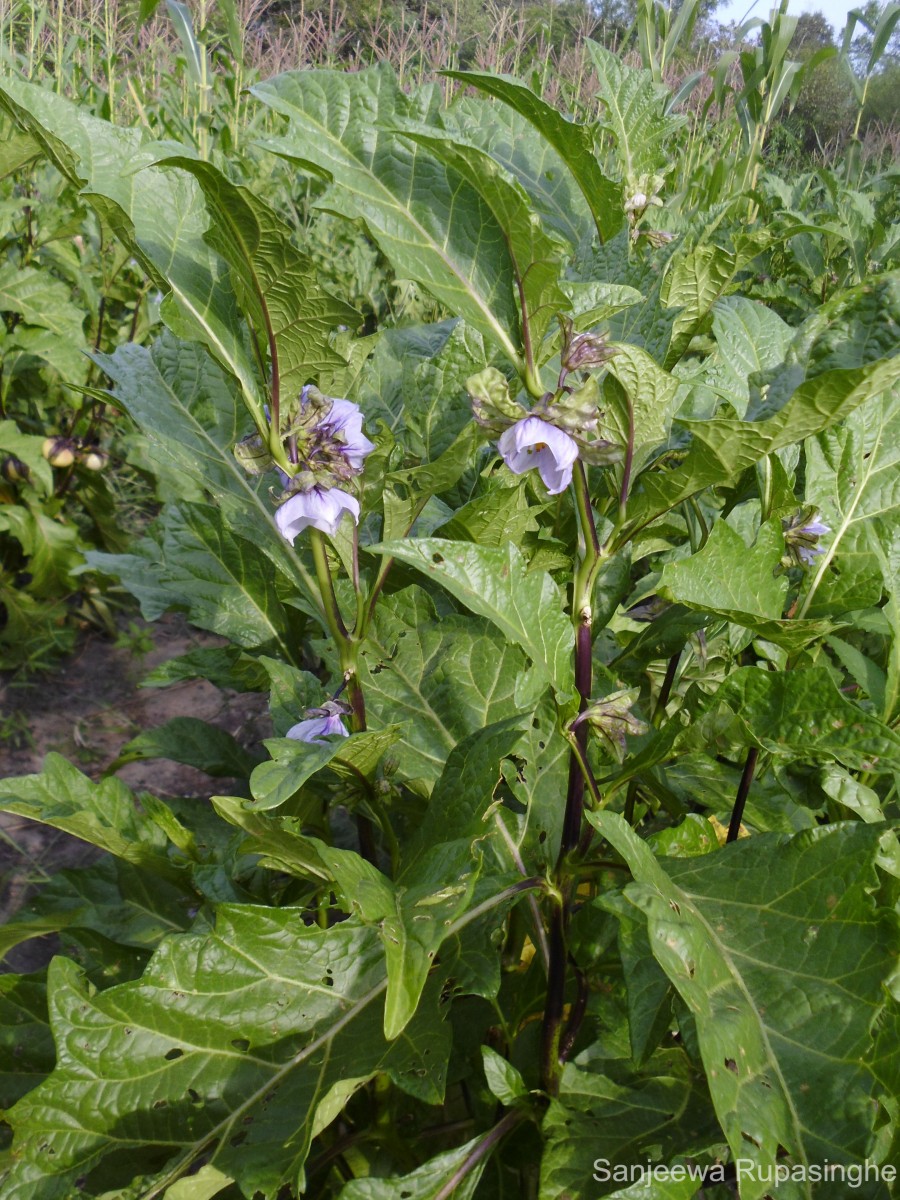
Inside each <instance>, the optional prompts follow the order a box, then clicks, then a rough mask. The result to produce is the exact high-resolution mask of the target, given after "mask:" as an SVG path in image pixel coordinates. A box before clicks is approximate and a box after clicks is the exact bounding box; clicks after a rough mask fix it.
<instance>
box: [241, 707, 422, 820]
mask: <svg viewBox="0 0 900 1200" xmlns="http://www.w3.org/2000/svg"><path fill="white" fill-rule="evenodd" d="M400 729H401V727H400V726H399V725H389V726H387V727H386V728H385V729H378V730H368V731H367V732H366V733H352V734H350V736H349V737H346V738H342V737H339V736H338V737H334V738H331V739H330V740H329V741H327V742H302V741H298V740H296V739H294V738H270V739H269V740H268V741H267V742H266V743H265V746H266V749H267V750H268V751H269V752H270V753H271V754H272V756H273V757H272V760H271V761H270V762H264V763H260V765H259V766H257V767H256V768H255V769H254V771H253V774H252V775H251V776H250V792H251V794H252V796H253V800H252V801H248V805H250V806H251V807H252V808H253V809H254V811H266V810H268V809H272V808H277V807H278V806H279V805H280V804H284V803H285V801H287V800H290V799H291V798H292V797H293V796H296V794H297V793H298V792H299V791H300V789H301V788H302V787H303V785H304V784H305V783H307V782H308V781H309V780H310V779H312V777H313V775H316V774H317V773H318V772H319V771H321V770H322V769H323V768H325V767H328V768H329V770H331V771H332V772H334V773H335V774H336V775H338V776H340V777H341V778H342V779H345V780H349V781H351V782H355V783H358V782H361V781H362V780H365V779H367V778H369V777H370V776H371V775H372V774H373V773H374V771H375V768H376V767H377V766H378V764H379V762H380V761H381V759H382V758H383V757H384V755H385V754H386V753H387V751H388V750H389V749H390V748H391V746H393V744H394V742H396V741H397V739H398V737H399V736H400Z"/></svg>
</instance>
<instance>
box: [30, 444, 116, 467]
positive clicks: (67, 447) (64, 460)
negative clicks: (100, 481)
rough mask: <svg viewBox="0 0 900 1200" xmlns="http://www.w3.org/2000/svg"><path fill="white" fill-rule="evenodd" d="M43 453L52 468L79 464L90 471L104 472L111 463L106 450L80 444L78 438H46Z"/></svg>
mask: <svg viewBox="0 0 900 1200" xmlns="http://www.w3.org/2000/svg"><path fill="white" fill-rule="evenodd" d="M41 453H42V454H43V456H44V458H46V460H47V462H48V463H49V464H50V466H51V467H71V466H72V465H73V464H74V463H76V462H78V463H80V464H81V465H82V466H83V467H87V469H88V470H89V471H102V470H103V469H104V467H105V466H106V464H107V463H108V462H109V455H108V454H107V453H106V451H105V450H101V449H100V447H99V446H96V445H92V444H89V443H85V442H80V441H78V439H77V438H69V437H48V438H45V439H44V444H43V446H42V447H41Z"/></svg>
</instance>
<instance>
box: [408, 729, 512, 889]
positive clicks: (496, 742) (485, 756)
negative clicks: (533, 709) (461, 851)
mask: <svg viewBox="0 0 900 1200" xmlns="http://www.w3.org/2000/svg"><path fill="white" fill-rule="evenodd" d="M529 716H530V714H528V715H521V714H520V715H517V716H513V717H507V718H506V720H503V721H497V722H495V723H494V724H492V725H488V726H487V727H486V728H484V729H477V730H476V731H475V732H474V733H471V734H469V736H468V737H466V738H463V740H462V741H461V742H460V743H459V745H458V746H456V747H455V748H454V750H453V751H452V753H451V754H450V756H449V758H448V759H447V763H446V765H445V767H444V770H443V772H442V774H441V777H440V779H439V780H438V781H437V783H436V784H435V786H434V791H433V792H432V793H431V798H430V800H429V803H428V808H427V809H426V811H425V817H424V819H423V821H422V824H421V825H420V826H419V828H418V830H417V831H416V834H415V836H414V837H413V839H412V842H411V844H410V846H409V847H408V849H406V850H405V851H404V854H403V871H402V876H401V878H404V877H406V876H407V875H409V876H410V877H411V878H413V879H415V878H416V875H417V873H418V872H417V864H418V863H419V861H420V860H421V859H422V858H423V857H424V856H426V855H427V854H428V853H429V851H431V850H432V849H433V848H434V847H435V846H437V845H438V844H439V843H441V842H452V841H455V840H456V839H463V840H465V841H467V842H468V841H470V840H471V839H473V838H475V839H478V838H480V837H482V836H484V835H485V833H486V832H488V830H486V829H485V825H484V818H485V815H486V813H487V810H488V809H489V808H490V806H491V804H492V803H493V800H494V792H495V791H496V790H497V786H498V785H499V783H500V780H501V773H500V764H501V760H502V759H504V758H506V757H507V755H509V754H510V753H511V752H512V751H513V749H514V747H515V746H516V745H517V744H518V743H519V741H520V740H521V737H522V734H523V732H524V729H525V727H526V725H527V723H528V721H529Z"/></svg>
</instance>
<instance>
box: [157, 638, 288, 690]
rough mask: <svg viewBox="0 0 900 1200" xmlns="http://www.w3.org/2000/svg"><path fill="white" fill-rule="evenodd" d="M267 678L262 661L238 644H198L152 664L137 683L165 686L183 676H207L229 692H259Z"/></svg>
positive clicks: (178, 680) (195, 677)
mask: <svg viewBox="0 0 900 1200" xmlns="http://www.w3.org/2000/svg"><path fill="white" fill-rule="evenodd" d="M268 678H269V677H268V675H267V673H266V669H265V667H264V666H263V664H262V663H261V662H260V661H259V660H258V659H256V658H253V657H251V655H249V654H245V653H244V651H243V650H242V649H241V648H240V646H201V647H198V648H197V649H196V650H189V651H188V652H187V654H179V655H178V656H177V657H176V658H168V659H166V661H165V662H164V663H160V664H159V666H158V667H154V668H153V670H152V671H149V672H148V673H147V674H146V675H145V676H144V678H143V679H142V680H141V687H142V688H157V687H169V685H170V684H173V683H181V682H183V681H184V680H187V679H208V680H209V682H210V683H211V684H213V685H214V686H215V687H218V688H227V689H229V690H230V691H233V692H262V691H265V689H266V686H267V683H268Z"/></svg>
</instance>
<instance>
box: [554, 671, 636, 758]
mask: <svg viewBox="0 0 900 1200" xmlns="http://www.w3.org/2000/svg"><path fill="white" fill-rule="evenodd" d="M639 695H640V688H623V689H621V690H620V691H617V692H610V694H609V695H608V696H604V697H603V699H602V700H595V701H593V702H592V703H591V704H590V705H589V706H588V707H587V708H586V709H585V710H584V712H583V713H580V714H579V715H578V716H577V717H576V718H575V721H574V722H573V725H572V728H574V727H575V726H576V725H580V724H581V723H582V721H587V723H588V725H590V727H591V729H593V730H594V732H595V733H596V734H597V735H598V736H599V738H600V740H601V742H602V743H603V745H604V746H605V748H606V749H607V750H608V751H609V753H610V754H611V755H612V756H613V758H614V759H615V760H616V762H622V761H623V759H624V758H625V752H626V748H627V747H626V741H625V739H626V737H639V736H640V735H641V734H643V733H647V731H648V730H649V728H650V726H649V725H648V724H647V722H646V721H642V720H641V719H640V718H639V717H636V716H635V714H634V713H633V712H632V706H633V705H634V703H635V702H636V701H637V698H638V696H639Z"/></svg>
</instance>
